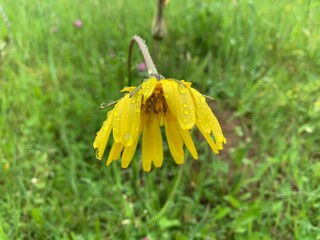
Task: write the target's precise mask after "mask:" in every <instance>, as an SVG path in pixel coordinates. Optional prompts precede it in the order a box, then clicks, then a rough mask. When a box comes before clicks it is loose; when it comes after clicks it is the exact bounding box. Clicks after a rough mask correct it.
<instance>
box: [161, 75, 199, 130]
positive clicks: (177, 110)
mask: <svg viewBox="0 0 320 240" xmlns="http://www.w3.org/2000/svg"><path fill="white" fill-rule="evenodd" d="M162 88H163V93H164V97H165V99H166V102H167V104H168V106H169V108H170V110H171V112H172V113H173V115H174V116H175V117H176V118H177V120H178V122H179V124H180V126H181V128H182V129H191V128H193V126H194V124H195V108H194V103H193V99H192V97H191V94H190V92H189V91H188V89H187V87H186V86H185V85H184V84H183V83H179V82H177V81H175V80H164V81H162Z"/></svg>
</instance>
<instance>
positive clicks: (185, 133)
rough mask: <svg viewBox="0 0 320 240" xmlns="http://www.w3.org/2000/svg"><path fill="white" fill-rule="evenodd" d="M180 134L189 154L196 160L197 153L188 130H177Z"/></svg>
mask: <svg viewBox="0 0 320 240" xmlns="http://www.w3.org/2000/svg"><path fill="white" fill-rule="evenodd" d="M179 131H180V134H181V136H182V139H183V142H184V144H185V145H186V147H187V148H188V150H189V152H190V153H191V155H192V157H193V158H194V159H196V160H197V159H198V152H197V149H196V147H195V146H194V143H193V140H192V138H191V135H190V130H184V129H182V128H179Z"/></svg>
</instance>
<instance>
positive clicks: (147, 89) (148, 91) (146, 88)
mask: <svg viewBox="0 0 320 240" xmlns="http://www.w3.org/2000/svg"><path fill="white" fill-rule="evenodd" d="M157 83H158V80H157V78H156V77H151V78H149V79H147V80H146V81H144V82H143V83H142V84H141V90H140V92H141V94H142V95H143V104H145V103H146V101H147V99H148V98H149V97H150V96H151V95H152V93H153V91H154V89H155V87H156V85H157Z"/></svg>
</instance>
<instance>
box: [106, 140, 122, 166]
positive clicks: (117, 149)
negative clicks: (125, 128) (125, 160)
mask: <svg viewBox="0 0 320 240" xmlns="http://www.w3.org/2000/svg"><path fill="white" fill-rule="evenodd" d="M122 149H123V145H122V144H121V143H117V142H114V143H113V144H112V147H111V150H110V153H109V157H108V160H107V166H109V165H110V163H111V162H112V161H113V160H117V159H119V158H120V154H121V151H122Z"/></svg>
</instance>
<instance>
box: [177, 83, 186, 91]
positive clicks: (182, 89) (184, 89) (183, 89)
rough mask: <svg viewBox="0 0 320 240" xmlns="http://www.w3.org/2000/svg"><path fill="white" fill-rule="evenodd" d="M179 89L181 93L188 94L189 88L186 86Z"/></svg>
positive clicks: (180, 86)
mask: <svg viewBox="0 0 320 240" xmlns="http://www.w3.org/2000/svg"><path fill="white" fill-rule="evenodd" d="M178 89H179V92H180V93H186V92H187V88H186V87H185V86H183V85H180V84H179V86H178Z"/></svg>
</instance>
